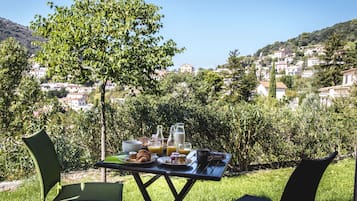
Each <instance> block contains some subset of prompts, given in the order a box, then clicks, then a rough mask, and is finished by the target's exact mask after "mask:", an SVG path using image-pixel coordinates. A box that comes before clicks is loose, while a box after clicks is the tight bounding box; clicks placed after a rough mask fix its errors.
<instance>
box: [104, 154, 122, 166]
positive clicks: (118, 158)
mask: <svg viewBox="0 0 357 201" xmlns="http://www.w3.org/2000/svg"><path fill="white" fill-rule="evenodd" d="M126 157H127V155H114V156H107V157H105V159H104V162H105V163H116V164H125V162H126V161H125V159H126Z"/></svg>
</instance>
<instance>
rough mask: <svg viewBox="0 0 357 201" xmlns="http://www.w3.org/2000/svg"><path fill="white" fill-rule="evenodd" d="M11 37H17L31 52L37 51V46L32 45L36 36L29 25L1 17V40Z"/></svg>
mask: <svg viewBox="0 0 357 201" xmlns="http://www.w3.org/2000/svg"><path fill="white" fill-rule="evenodd" d="M9 37H14V38H16V40H18V41H19V42H20V43H21V44H22V45H23V46H25V47H26V48H27V49H28V50H29V53H30V54H33V53H34V52H35V51H36V48H35V47H34V46H32V45H31V41H34V40H35V37H34V36H32V31H31V30H30V29H29V28H28V27H25V26H23V25H20V24H17V23H14V22H12V21H10V20H8V19H5V18H2V17H0V41H3V40H5V39H7V38H9Z"/></svg>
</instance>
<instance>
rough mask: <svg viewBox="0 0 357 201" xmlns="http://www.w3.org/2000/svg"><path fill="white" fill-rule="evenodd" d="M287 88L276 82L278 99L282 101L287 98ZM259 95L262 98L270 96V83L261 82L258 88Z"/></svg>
mask: <svg viewBox="0 0 357 201" xmlns="http://www.w3.org/2000/svg"><path fill="white" fill-rule="evenodd" d="M286 89H287V87H286V86H285V84H284V83H282V82H276V99H278V100H280V99H282V98H283V97H284V96H285V90H286ZM257 94H259V95H262V96H268V94H269V82H266V81H260V83H259V85H258V87H257Z"/></svg>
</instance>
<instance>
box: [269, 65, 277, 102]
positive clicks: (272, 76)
mask: <svg viewBox="0 0 357 201" xmlns="http://www.w3.org/2000/svg"><path fill="white" fill-rule="evenodd" d="M268 96H269V97H272V98H276V80H275V62H273V67H272V68H271V69H270V81H269V94H268Z"/></svg>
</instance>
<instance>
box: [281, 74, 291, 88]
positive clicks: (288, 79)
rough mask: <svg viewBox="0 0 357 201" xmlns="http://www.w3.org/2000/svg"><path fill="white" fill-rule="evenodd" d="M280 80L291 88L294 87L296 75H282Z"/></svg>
mask: <svg viewBox="0 0 357 201" xmlns="http://www.w3.org/2000/svg"><path fill="white" fill-rule="evenodd" d="M280 81H281V82H282V83H284V84H285V86H286V87H287V88H289V89H292V88H293V85H294V77H293V76H291V75H283V76H281V77H280Z"/></svg>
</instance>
